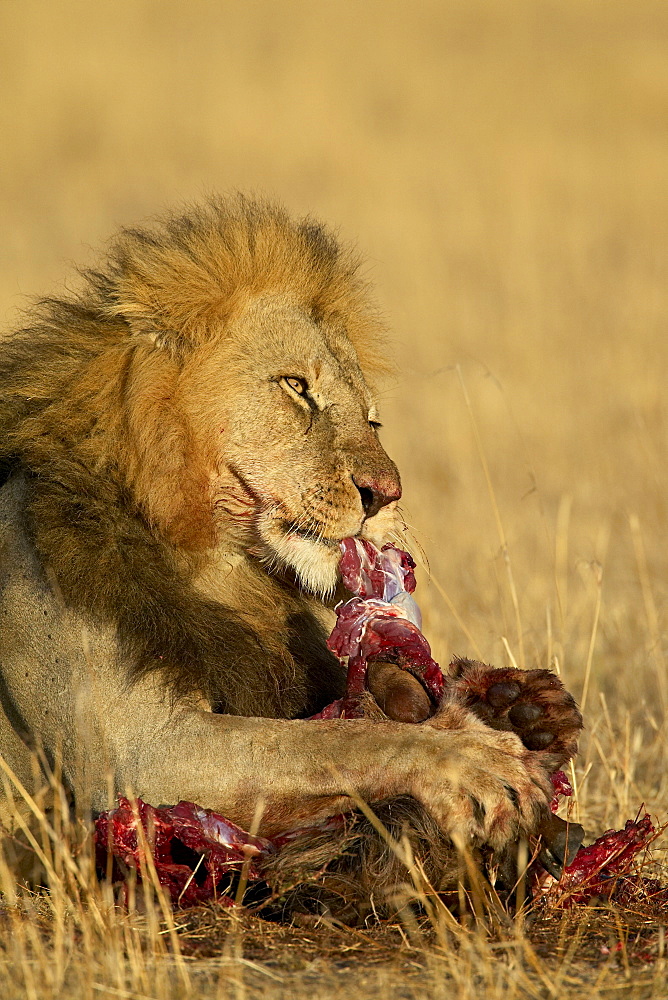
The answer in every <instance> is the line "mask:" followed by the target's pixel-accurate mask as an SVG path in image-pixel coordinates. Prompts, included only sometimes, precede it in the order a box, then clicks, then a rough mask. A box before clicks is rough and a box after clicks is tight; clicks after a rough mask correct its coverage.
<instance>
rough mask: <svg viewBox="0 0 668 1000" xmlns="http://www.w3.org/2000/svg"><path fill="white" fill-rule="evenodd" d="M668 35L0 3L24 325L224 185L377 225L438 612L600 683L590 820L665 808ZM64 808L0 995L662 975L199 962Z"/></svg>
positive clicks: (417, 12) (526, 961) (470, 7)
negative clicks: (41, 893)
mask: <svg viewBox="0 0 668 1000" xmlns="http://www.w3.org/2000/svg"><path fill="white" fill-rule="evenodd" d="M667 35H668V16H667V14H666V9H665V5H664V4H662V3H660V2H658V0H644V2H643V3H642V4H638V3H637V2H631V0H619V2H615V3H613V4H611V3H609V2H604V0H554V2H551V0H538V2H529V0H526V2H523V0H491V2H483V0H467V2H464V0H461V2H459V0H449V2H444V0H421V2H420V3H417V4H416V3H408V2H407V0H385V2H383V3H382V4H380V3H375V2H370V0H369V2H362V3H353V2H337V3H331V4H320V5H318V4H312V3H309V2H306V0H291V2H290V3H288V2H283V3H280V2H273V3H272V2H269V0H259V2H250V3H247V4H238V5H235V4H209V3H204V2H202V0H195V2H193V3H185V2H183V3H181V2H173V0H162V2H161V3H159V4H158V3H156V2H153V0H115V2H114V3H109V2H102V3H98V4H96V5H93V6H91V5H86V4H83V3H77V2H74V0H66V2H62V0H61V2H55V3H50V4H44V3H41V2H33V0H22V2H21V3H9V2H5V3H4V4H2V5H0V74H1V80H2V101H1V102H0V107H1V111H0V114H1V116H2V118H1V120H2V135H3V141H2V143H1V144H0V177H1V182H0V204H1V211H2V218H3V234H2V240H1V241H0V254H1V255H2V267H1V268H0V295H1V297H2V317H3V323H4V324H5V325H7V326H9V325H11V324H13V323H14V322H15V321H16V311H17V309H18V308H20V307H21V305H22V304H23V303H24V297H25V296H26V295H31V294H34V293H40V292H44V291H51V290H54V289H58V288H61V287H62V284H63V281H64V280H65V277H64V276H65V274H66V273H67V270H68V267H69V261H76V262H83V263H85V262H87V261H90V260H92V259H93V258H94V250H93V249H91V247H96V246H98V245H99V244H100V243H101V242H102V241H103V240H104V239H105V237H106V236H107V235H108V234H109V233H110V232H111V231H113V230H114V229H115V228H116V227H117V226H118V225H119V224H122V223H126V222H129V221H132V220H133V219H135V218H137V217H143V216H146V215H148V214H151V213H153V212H156V211H158V210H160V209H161V208H162V207H163V206H164V205H165V204H171V203H173V202H175V201H180V200H184V199H186V200H187V199H191V198H194V197H197V196H198V195H200V194H201V193H203V192H205V191H208V190H211V189H215V190H228V189H230V188H241V189H244V190H249V189H250V190H261V191H263V192H266V193H269V194H273V195H276V196H277V197H278V198H280V199H281V200H283V201H284V202H285V203H286V204H287V205H289V206H290V207H291V208H292V209H293V210H294V211H295V212H297V213H299V212H302V213H303V212H313V213H314V214H316V215H319V216H322V217H324V218H326V219H328V220H329V221H331V222H333V223H335V224H338V225H339V226H340V227H341V230H342V232H343V234H344V235H346V236H349V237H352V238H355V239H357V240H358V241H359V244H360V246H361V248H362V249H363V251H364V252H365V254H366V255H367V257H368V259H369V261H370V265H369V274H370V277H371V278H372V279H373V280H374V282H375V284H376V287H377V290H378V295H379V298H380V301H381V304H382V307H383V309H384V311H385V313H386V314H387V316H388V319H389V322H390V325H391V327H392V329H393V339H394V340H395V342H396V352H395V353H396V356H397V360H398V372H397V377H396V379H394V380H393V381H392V383H391V384H390V385H388V386H387V388H386V391H385V392H384V395H383V400H382V402H383V410H384V414H383V415H384V421H385V431H384V436H385V441H386V443H387V445H388V448H389V450H390V452H391V453H392V454H393V455H394V457H395V458H396V459H397V461H398V463H399V465H400V467H401V468H402V470H403V478H404V486H405V502H406V512H407V517H408V519H409V521H410V522H411V524H412V526H413V530H414V535H415V539H416V546H417V547H419V548H420V549H421V550H422V551H423V552H424V554H425V556H424V558H425V560H426V561H427V562H428V566H429V570H430V574H431V579H429V578H428V576H427V574H426V573H423V575H422V579H421V583H420V590H419V593H418V596H419V598H420V603H421V605H422V607H423V610H424V612H425V631H426V633H427V635H428V636H429V637H430V638H431V640H432V642H433V645H434V647H435V650H436V653H437V655H438V656H439V657H440V658H441V660H444V661H445V660H447V658H448V657H449V656H450V655H451V654H452V653H462V654H463V653H468V654H471V653H473V654H476V655H479V656H481V657H482V658H483V659H486V660H489V661H493V662H497V663H504V662H518V663H520V664H525V665H527V666H533V665H535V664H552V665H553V666H554V668H555V669H556V670H558V671H559V673H560V674H561V675H562V677H563V678H564V680H565V682H566V684H567V685H568V686H569V687H570V688H571V689H572V690H574V691H575V692H576V693H577V694H578V695H580V696H581V698H582V700H583V701H584V702H585V715H586V725H587V730H586V734H585V737H584V740H583V745H582V753H581V755H580V758H579V759H578V761H577V763H576V765H575V771H574V777H575V779H576V784H577V792H578V794H577V812H578V815H579V818H580V820H581V821H582V822H583V823H584V824H585V826H586V827H587V828H588V830H590V831H591V832H592V833H597V832H600V830H601V829H603V828H605V827H607V826H611V825H618V824H619V823H621V822H622V821H623V820H624V819H626V818H627V817H628V816H630V815H632V814H633V813H634V812H635V810H636V808H637V806H638V805H639V804H640V803H641V802H643V801H644V802H645V803H646V804H647V806H648V808H649V809H650V810H651V811H652V812H653V813H655V814H658V815H659V816H660V817H661V818H663V819H665V818H666V815H667V814H668V779H667V777H666V775H667V773H668V768H667V767H666V756H667V753H666V746H667V739H666V736H667V734H666V703H667V701H668V679H667V677H666V655H667V654H666V627H667V619H666V614H667V607H668V565H667V563H668V546H666V513H667V507H666V498H667V496H668V491H667V487H668V471H667V470H668V465H667V464H666V461H665V453H666V432H667V428H668V403H667V402H666V398H667V397H666V392H665V383H666V372H667V371H668V337H666V335H665V328H666V316H667V315H668V308H667V305H668V303H667V301H666V300H667V293H666V289H667V287H668V282H667V280H666V279H667V277H668V275H667V273H666V272H667V270H668V246H667V237H666V234H667V233H668V185H667V184H666V176H667V173H668V170H667V168H668V144H667V142H666V115H667V113H668V51H667V45H666V42H667ZM54 832H55V831H54ZM43 836H44V838H46V839H45V843H46V844H47V846H48V848H49V851H51V855H50V857H51V863H52V866H53V868H54V872H55V873H56V875H57V877H56V878H55V879H54V885H53V888H52V892H51V894H50V895H49V896H47V897H39V898H37V897H36V898H34V899H31V898H30V897H22V898H21V900H20V905H19V906H18V907H16V908H14V909H12V908H11V907H9V908H8V909H7V911H6V919H7V921H8V923H7V924H6V925H5V926H6V927H7V928H10V929H11V933H8V934H7V935H6V937H7V942H6V944H7V951H6V954H5V956H4V958H3V960H2V964H1V965H0V993H1V994H2V995H3V996H7V997H13V996H24V995H27V996H31V997H35V998H37V997H39V998H40V1000H42V998H50V997H59V996H68V997H74V996H76V997H79V996H82V997H83V996H86V997H96V998H97V997H106V996H108V997H156V998H160V1000H162V998H165V997H168V996H175V997H177V996H186V995H191V994H192V993H193V992H198V993H200V994H202V995H205V996H206V995H212V996H215V995H218V996H227V995H234V996H238V997H240V996H243V995H245V993H247V994H248V995H253V994H254V992H260V993H261V992H263V991H264V992H265V993H268V994H270V995H275V996H282V995H286V996H287V995H290V996H293V995H298V994H299V993H300V992H306V991H308V992H309V993H310V994H311V995H313V996H320V995H322V996H332V995H335V994H336V993H337V991H338V992H339V993H340V994H341V995H343V994H345V993H347V992H353V991H354V992H364V991H366V992H368V993H370V994H371V993H373V992H374V991H375V992H381V991H383V992H384V993H386V994H387V995H388V996H391V995H402V994H401V990H402V989H403V990H404V991H405V994H404V995H408V996H410V995H413V993H414V994H415V995H416V996H418V995H424V994H425V991H426V987H425V984H428V990H429V995H433V996H435V997H438V996H441V995H447V996H448V997H450V996H457V997H461V998H468V997H473V996H490V997H496V996H500V995H502V994H503V995H505V996H518V997H519V996H552V995H557V993H558V995H559V996H560V997H565V996H569V995H573V996H580V995H581V994H582V989H583V987H582V985H581V983H582V981H587V982H588V986H587V989H588V991H589V992H590V994H591V996H592V997H594V996H603V995H609V994H608V992H607V991H609V990H612V989H613V986H614V989H615V992H616V993H617V992H619V988H624V989H626V988H628V989H629V990H631V991H632V990H633V988H634V987H633V983H634V982H636V981H639V977H640V979H643V976H644V979H646V980H647V983H648V985H647V986H646V987H645V986H643V987H642V989H641V988H640V986H639V987H638V992H637V995H639V996H640V995H643V996H644V995H648V996H651V995H654V996H657V997H660V996H663V995H665V989H663V987H662V985H661V983H662V979H661V976H662V975H663V973H662V971H661V970H660V969H658V971H657V968H658V967H656V966H655V967H654V968H653V969H652V970H649V972H647V973H642V974H641V973H640V972H638V971H637V970H635V967H634V968H633V969H631V968H630V967H629V969H626V967H625V966H624V964H623V963H622V964H621V965H620V971H619V975H620V976H621V977H622V979H621V981H619V982H618V981H617V980H616V979H615V976H616V975H617V973H616V972H615V971H614V968H613V967H612V966H609V965H604V966H602V967H601V968H602V970H603V971H601V970H600V969H599V970H595V971H593V972H592V971H591V969H589V967H586V966H585V965H583V964H582V963H579V962H578V959H577V955H576V953H575V952H573V954H571V957H570V958H568V955H567V954H566V957H564V958H562V959H560V962H561V964H557V967H556V968H557V971H556V972H555V966H554V964H553V965H552V966H550V967H549V969H548V967H547V966H544V965H543V964H542V962H541V960H539V959H538V958H537V957H536V956H535V955H534V956H533V958H532V957H531V955H530V946H529V945H528V944H527V941H526V938H524V937H523V936H522V934H521V933H520V931H517V932H515V931H513V934H516V935H517V936H516V937H515V938H513V937H512V936H511V937H510V938H509V939H508V940H507V942H506V944H505V945H504V947H503V948H496V950H494V949H495V947H496V946H494V947H493V946H492V944H490V943H489V942H488V941H486V939H485V938H484V936H482V935H476V934H471V935H468V936H467V935H464V937H462V939H461V941H460V944H459V947H458V948H455V949H450V950H448V949H447V948H445V947H443V948H439V947H438V945H435V946H434V949H433V950H431V951H428V953H427V957H426V959H424V960H425V961H426V962H427V968H426V971H424V973H423V974H421V975H422V979H420V978H419V976H418V978H417V979H415V978H411V974H410V971H411V965H410V963H411V961H412V960H413V959H412V958H411V955H412V953H411V951H410V948H411V947H416V946H415V945H414V944H411V942H410V941H409V942H408V945H409V947H407V948H406V950H404V951H402V952H401V955H400V968H401V970H403V971H401V972H398V971H397V965H396V962H395V963H393V962H392V961H390V960H389V959H388V960H387V961H383V962H380V963H379V964H377V965H374V964H372V963H371V962H370V960H368V953H367V952H364V954H365V955H366V957H365V959H364V962H363V963H361V965H360V966H359V967H358V969H357V972H355V971H354V970H353V971H349V972H345V971H343V972H342V971H339V972H337V971H336V965H332V963H331V961H330V960H329V959H325V958H322V957H321V958H320V959H318V957H317V952H316V953H314V955H315V957H314V958H313V961H312V963H311V965H310V966H308V963H307V966H305V967H304V968H302V969H301V971H299V970H297V971H287V972H286V971H285V963H284V965H283V966H281V968H282V971H280V970H279V971H276V969H277V968H278V966H275V967H274V966H272V965H271V963H270V962H269V963H267V962H264V964H262V963H260V968H259V970H258V969H256V968H251V967H250V966H249V965H243V963H242V962H241V961H240V958H239V956H240V955H242V951H243V944H242V943H241V942H242V941H243V937H244V932H243V930H242V929H238V933H237V936H236V937H234V936H233V937H232V938H230V941H236V944H234V945H232V944H230V945H229V947H228V951H227V953H226V954H222V953H221V955H219V957H218V958H212V959H208V960H204V959H201V960H198V961H195V960H193V959H186V958H183V959H182V960H180V959H179V957H178V951H177V950H175V948H174V946H173V945H169V944H168V942H169V941H170V940H171V939H172V937H173V932H172V931H171V930H170V928H169V926H168V925H166V924H165V923H164V921H163V920H162V918H161V915H160V912H159V911H155V910H154V909H153V908H152V907H148V908H147V909H146V912H145V913H144V914H140V913H130V914H128V915H125V916H124V915H122V914H120V913H119V912H118V911H116V910H114V909H113V906H112V900H111V898H109V896H108V895H105V892H108V890H105V889H103V888H99V887H97V886H96V885H94V883H93V882H92V881H91V878H90V870H89V867H87V862H86V860H85V853H84V855H83V856H79V855H76V856H72V857H70V855H69V852H70V846H69V845H70V843H72V844H78V843H81V836H82V834H81V831H80V829H79V828H77V829H75V830H74V831H73V832H72V836H68V837H61V836H56V837H55V839H54V838H53V837H49V834H48V831H47V832H44V831H43ZM664 849H665V842H660V843H659V845H658V850H659V854H658V857H659V859H660V858H661V851H662V850H664ZM68 858H69V860H68ZM72 866H74V868H72ZM79 869H81V872H80V874H79V875H77V874H76V872H77V871H79ZM11 885H12V882H11V873H8V872H4V873H3V886H4V891H5V893H7V896H6V899H7V900H8V901H9V902H11V900H12V896H11V892H12V889H11ZM175 919H176V921H177V926H178V920H179V917H178V916H177V917H176V918H175ZM47 929H48V930H47ZM165 930H166V931H167V933H165ZM346 940H348V939H346ZM349 946H351V945H350V941H348V944H347V945H346V947H349ZM290 947H294V946H293V945H290ZM351 947H352V946H351ZM342 948H343V946H342ZM235 949H236V950H235ZM240 949H241V950H240ZM286 949H287V951H288V952H289V948H288V946H287V945H286ZM527 949H529V951H527ZM344 954H346V953H345V952H344V951H342V952H341V955H344ZM416 954H417V953H416ZM528 956H529V957H528ZM414 957H415V956H413V958H414ZM420 960H421V961H422V960H423V958H421V959H420ZM247 961H251V960H250V959H247ZM318 963H320V964H318ZM279 964H280V963H279ZM606 970H607V971H606ZM627 972H628V975H627V976H626V979H624V976H625V975H626V973H627ZM416 976H417V973H416ZM272 977H273V978H272ZM643 981H644V980H643ZM578 982H580V985H577V983H578ZM420 983H422V985H420ZM652 983H653V985H652ZM624 984H626V986H625V985H624ZM555 989H556V993H555ZM630 995H631V994H630Z"/></svg>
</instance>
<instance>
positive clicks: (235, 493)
mask: <svg viewBox="0 0 668 1000" xmlns="http://www.w3.org/2000/svg"><path fill="white" fill-rule="evenodd" d="M212 401H215V402H213V403H212ZM190 405H191V407H192V412H193V413H194V414H196V420H197V421H198V422H199V424H200V427H201V432H202V434H203V435H205V436H206V437H207V439H208V447H207V448H206V451H208V452H209V455H210V456H211V459H210V460H211V464H212V466H213V467H212V468H211V471H210V488H211V497H212V502H213V507H214V516H215V519H216V524H217V529H218V536H219V544H220V545H221V546H228V547H229V546H230V545H233V546H234V547H235V548H239V547H240V548H241V549H242V550H243V551H244V552H246V553H248V554H250V555H252V556H254V557H256V558H258V559H260V560H261V561H262V562H263V563H264V564H265V566H266V567H267V568H268V569H269V570H270V571H272V570H285V569H287V570H292V571H293V572H294V573H295V574H296V576H297V578H298V581H299V583H300V584H301V585H302V586H304V587H305V588H306V589H308V590H310V591H312V592H314V593H319V594H321V595H326V594H327V593H329V592H331V591H332V590H333V588H334V586H335V584H336V578H337V565H338V560H339V554H340V553H339V548H338V543H339V542H340V540H341V539H342V538H345V537H346V536H349V535H359V534H361V535H363V536H365V537H368V538H372V539H373V540H374V541H376V542H382V541H384V540H385V539H386V535H387V533H388V531H390V530H391V529H392V528H393V527H394V526H395V518H396V502H397V501H398V500H399V498H400V496H401V484H400V480H399V475H398V472H397V469H396V467H395V465H394V464H393V462H392V461H391V460H390V459H389V458H388V456H387V454H386V453H385V451H384V450H383V448H382V446H381V444H380V442H379V440H378V426H379V425H378V413H377V410H376V407H375V403H374V400H373V397H372V394H371V392H370V390H369V388H368V386H367V384H366V382H365V380H364V377H363V375H362V372H361V370H360V367H359V362H358V359H357V356H356V354H355V351H354V349H353V347H352V345H351V343H350V341H349V340H348V339H347V337H346V336H345V333H344V331H343V330H342V329H338V330H337V329H336V328H335V327H334V326H333V325H332V324H331V323H329V324H319V323H317V322H316V321H314V320H313V319H311V318H310V317H309V316H307V315H306V314H305V312H304V311H303V310H301V309H300V308H298V307H297V306H293V305H291V304H289V303H288V302H286V301H285V300H284V299H279V298H276V299H271V298H266V299H264V300H262V301H259V302H257V303H255V305H253V306H252V307H251V308H250V309H248V310H247V311H246V312H245V314H244V315H243V316H242V317H241V318H240V319H239V320H237V321H236V323H234V324H233V325H232V327H231V329H230V330H229V331H228V334H227V336H226V337H225V339H224V340H222V341H219V342H218V343H217V344H213V345H210V346H209V347H208V348H207V349H206V353H205V356H204V357H200V359H199V361H198V371H197V379H196V382H194V383H193V388H192V394H191V398H190Z"/></svg>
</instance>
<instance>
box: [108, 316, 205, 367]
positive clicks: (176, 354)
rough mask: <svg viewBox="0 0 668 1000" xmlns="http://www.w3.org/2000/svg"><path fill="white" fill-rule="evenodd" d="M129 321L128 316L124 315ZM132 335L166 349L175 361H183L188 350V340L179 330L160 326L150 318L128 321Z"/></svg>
mask: <svg viewBox="0 0 668 1000" xmlns="http://www.w3.org/2000/svg"><path fill="white" fill-rule="evenodd" d="M124 318H125V319H126V322H127V317H124ZM128 325H129V327H130V331H131V336H132V337H133V338H134V339H135V340H139V341H142V342H143V343H144V344H150V346H151V347H155V348H156V350H159V351H164V352H165V353H166V354H168V355H169V356H170V357H171V358H173V359H174V360H175V361H181V360H182V359H183V357H184V356H185V354H186V353H187V352H188V347H189V345H188V342H187V340H186V338H185V337H183V336H182V335H181V334H179V332H178V330H172V329H168V328H164V327H160V326H158V325H157V324H156V323H155V322H151V320H150V319H149V318H146V319H144V320H132V321H130V322H128Z"/></svg>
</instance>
